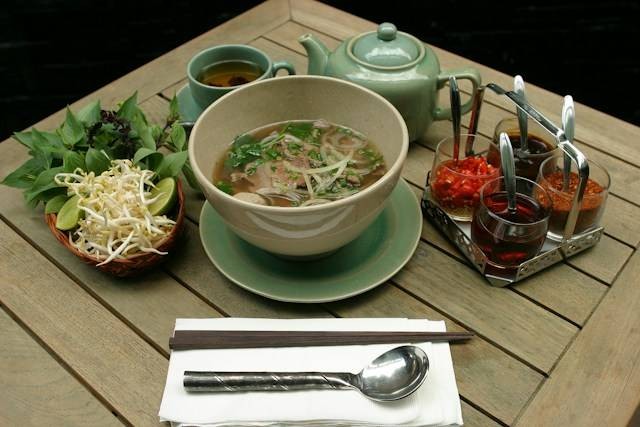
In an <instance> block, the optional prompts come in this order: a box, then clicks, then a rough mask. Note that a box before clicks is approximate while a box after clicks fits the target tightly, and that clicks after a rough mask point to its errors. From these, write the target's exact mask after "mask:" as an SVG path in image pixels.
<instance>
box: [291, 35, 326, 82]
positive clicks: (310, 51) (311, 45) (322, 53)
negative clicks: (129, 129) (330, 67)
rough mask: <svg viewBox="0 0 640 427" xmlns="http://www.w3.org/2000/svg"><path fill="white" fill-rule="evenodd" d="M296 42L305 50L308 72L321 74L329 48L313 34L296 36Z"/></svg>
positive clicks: (323, 72) (323, 70) (324, 67)
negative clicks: (307, 59)
mask: <svg viewBox="0 0 640 427" xmlns="http://www.w3.org/2000/svg"><path fill="white" fill-rule="evenodd" d="M298 42H300V44H301V45H302V46H303V47H304V49H305V50H306V51H307V56H308V58H309V68H308V70H307V73H308V74H316V75H323V74H325V70H326V68H327V62H328V61H329V53H330V52H329V49H327V47H326V46H325V45H324V44H323V43H322V42H321V41H320V40H318V39H317V38H316V37H315V36H314V35H313V34H309V33H307V34H304V35H302V36H300V37H299V38H298Z"/></svg>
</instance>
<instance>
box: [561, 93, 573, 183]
mask: <svg viewBox="0 0 640 427" xmlns="http://www.w3.org/2000/svg"><path fill="white" fill-rule="evenodd" d="M562 129H563V130H564V136H565V138H566V139H567V141H568V142H570V143H572V144H573V137H574V135H575V129H576V115H575V106H574V104H573V97H572V96H571V95H567V96H565V97H564V103H563V104H562ZM562 169H563V174H562V177H563V180H562V190H563V191H569V180H570V178H569V177H570V174H571V157H569V155H568V154H567V153H564V164H563V168H562Z"/></svg>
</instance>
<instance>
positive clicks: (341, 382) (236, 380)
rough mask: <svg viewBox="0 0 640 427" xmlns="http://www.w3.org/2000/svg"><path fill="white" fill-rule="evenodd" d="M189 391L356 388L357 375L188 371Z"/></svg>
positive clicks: (185, 375)
mask: <svg viewBox="0 0 640 427" xmlns="http://www.w3.org/2000/svg"><path fill="white" fill-rule="evenodd" d="M183 384H184V388H185V390H187V391H189V392H208V393H226V392H243V391H290V390H345V389H353V388H356V386H355V385H354V384H356V375H354V374H350V373H340V372H336V373H323V372H208V371H185V372H184V380H183Z"/></svg>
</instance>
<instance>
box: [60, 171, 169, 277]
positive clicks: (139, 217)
mask: <svg viewBox="0 0 640 427" xmlns="http://www.w3.org/2000/svg"><path fill="white" fill-rule="evenodd" d="M111 164H112V166H111V168H110V169H109V170H107V171H105V172H103V173H102V174H100V175H99V176H95V174H94V173H93V172H88V173H87V172H85V171H83V170H81V169H76V170H75V171H74V172H73V173H59V174H57V175H56V176H55V178H54V181H55V182H56V184H58V185H60V186H64V187H67V193H68V194H69V195H70V196H74V195H77V196H78V197H79V200H78V207H79V208H80V209H81V210H82V211H84V213H85V216H84V218H82V219H80V221H79V222H78V227H77V229H76V230H75V231H74V232H73V233H70V234H69V242H70V243H71V245H72V246H74V247H75V248H76V249H78V251H80V252H81V253H83V254H86V255H89V256H92V257H95V258H97V259H99V260H102V262H100V264H98V265H103V264H107V263H109V262H111V261H113V260H114V259H124V258H127V257H129V256H131V255H134V254H136V253H139V252H142V253H147V252H153V253H157V254H160V255H166V254H167V252H162V251H159V250H158V249H157V247H158V246H159V245H160V244H161V243H162V242H163V241H164V239H166V238H167V236H168V235H169V233H170V232H171V230H172V229H173V226H174V225H175V221H173V220H171V219H169V218H167V217H166V216H165V215H161V216H153V215H151V213H150V212H149V206H150V205H151V204H153V203H154V202H155V201H157V200H158V198H160V197H162V196H163V194H159V195H158V196H156V197H154V198H151V189H152V188H153V187H154V185H153V182H152V181H151V180H152V179H153V177H154V172H153V171H150V170H145V169H141V168H140V167H138V166H135V165H133V163H132V162H131V161H130V160H114V161H112V162H111Z"/></svg>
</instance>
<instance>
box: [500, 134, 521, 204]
mask: <svg viewBox="0 0 640 427" xmlns="http://www.w3.org/2000/svg"><path fill="white" fill-rule="evenodd" d="M500 165H501V166H502V175H503V176H504V188H505V190H506V191H507V209H508V210H509V213H510V214H514V213H516V212H517V211H518V208H517V205H516V163H515V160H514V159H513V148H512V147H511V141H510V140H509V135H507V134H506V132H502V133H501V134H500Z"/></svg>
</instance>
